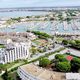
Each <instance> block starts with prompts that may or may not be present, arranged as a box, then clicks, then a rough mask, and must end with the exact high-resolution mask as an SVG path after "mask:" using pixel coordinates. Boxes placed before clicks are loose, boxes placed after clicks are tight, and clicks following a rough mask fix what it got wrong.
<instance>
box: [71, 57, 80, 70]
mask: <svg viewBox="0 0 80 80" xmlns="http://www.w3.org/2000/svg"><path fill="white" fill-rule="evenodd" d="M71 68H72V70H73V71H78V70H79V69H80V59H79V58H73V59H72V60H71Z"/></svg>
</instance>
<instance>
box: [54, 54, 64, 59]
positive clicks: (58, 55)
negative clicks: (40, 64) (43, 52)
mask: <svg viewBox="0 0 80 80" xmlns="http://www.w3.org/2000/svg"><path fill="white" fill-rule="evenodd" d="M61 58H64V55H62V54H56V55H55V59H59V60H60V59H61Z"/></svg>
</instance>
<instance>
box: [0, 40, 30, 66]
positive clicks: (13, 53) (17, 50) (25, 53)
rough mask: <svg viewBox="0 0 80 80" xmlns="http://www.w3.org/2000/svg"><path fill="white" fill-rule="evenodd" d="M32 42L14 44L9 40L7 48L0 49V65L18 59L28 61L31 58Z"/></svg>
mask: <svg viewBox="0 0 80 80" xmlns="http://www.w3.org/2000/svg"><path fill="white" fill-rule="evenodd" d="M30 45H31V42H30V41H27V42H12V41H10V40H8V42H7V44H5V45H4V46H5V48H0V63H2V64H5V63H8V62H13V61H15V60H18V59H26V58H28V57H29V56H30V54H29V49H30Z"/></svg>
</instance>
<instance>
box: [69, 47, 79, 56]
mask: <svg viewBox="0 0 80 80" xmlns="http://www.w3.org/2000/svg"><path fill="white" fill-rule="evenodd" d="M68 50H69V51H70V53H71V54H72V55H75V56H78V57H80V50H76V49H72V48H69V49H68Z"/></svg>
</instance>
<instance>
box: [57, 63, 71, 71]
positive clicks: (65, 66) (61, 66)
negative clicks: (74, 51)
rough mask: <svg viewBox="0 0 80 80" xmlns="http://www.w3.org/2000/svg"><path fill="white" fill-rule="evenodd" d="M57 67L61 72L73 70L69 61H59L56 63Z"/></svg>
mask: <svg viewBox="0 0 80 80" xmlns="http://www.w3.org/2000/svg"><path fill="white" fill-rule="evenodd" d="M56 69H57V70H58V71H61V72H69V71H70V70H71V66H70V63H68V62H59V63H57V64H56Z"/></svg>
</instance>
